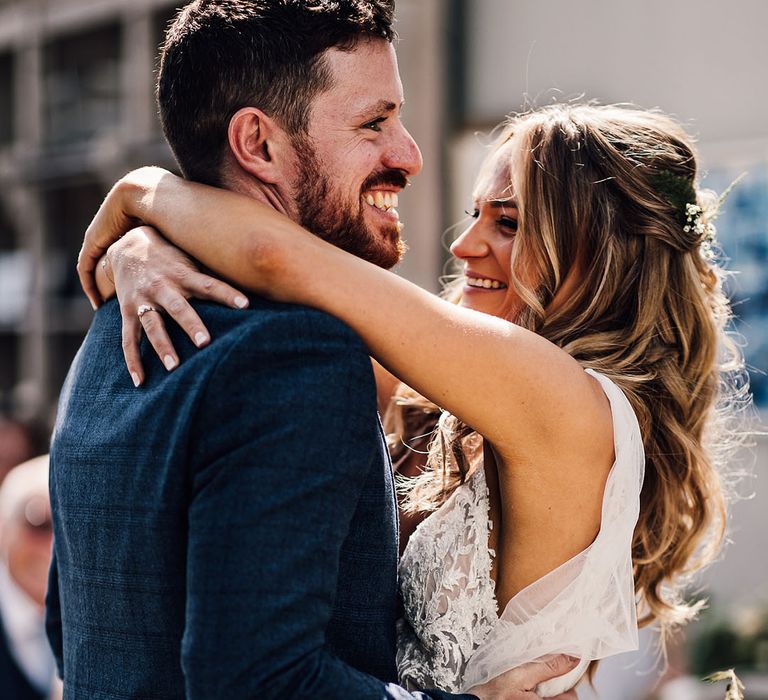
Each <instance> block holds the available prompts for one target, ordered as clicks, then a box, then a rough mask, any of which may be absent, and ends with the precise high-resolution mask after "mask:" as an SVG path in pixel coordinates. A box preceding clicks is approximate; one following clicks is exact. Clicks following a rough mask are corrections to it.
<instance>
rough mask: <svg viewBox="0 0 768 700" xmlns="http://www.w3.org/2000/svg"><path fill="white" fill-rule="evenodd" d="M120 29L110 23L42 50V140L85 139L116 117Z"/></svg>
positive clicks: (114, 122)
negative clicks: (44, 134)
mask: <svg viewBox="0 0 768 700" xmlns="http://www.w3.org/2000/svg"><path fill="white" fill-rule="evenodd" d="M121 37H122V31H121V28H120V26H119V25H110V26H106V27H102V28H99V29H96V30H90V31H88V32H86V33H82V34H76V35H73V36H67V37H62V38H59V39H54V40H53V41H51V42H50V43H49V44H48V45H47V46H46V47H45V52H44V64H43V65H44V68H43V70H44V75H45V117H46V141H47V142H48V143H49V144H53V145H61V144H67V143H75V142H79V141H84V140H87V139H89V138H92V137H93V136H96V135H98V134H100V133H103V132H105V131H110V130H112V129H114V128H115V126H117V124H118V122H119V119H120V95H121V87H122V85H121V74H120V55H121V49H120V46H121Z"/></svg>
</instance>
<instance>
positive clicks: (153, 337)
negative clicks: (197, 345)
mask: <svg viewBox="0 0 768 700" xmlns="http://www.w3.org/2000/svg"><path fill="white" fill-rule="evenodd" d="M137 313H138V316H139V320H140V321H141V326H142V328H143V329H144V332H145V333H146V334H147V340H149V343H150V345H151V346H152V347H153V348H154V349H155V352H156V353H157V355H158V357H159V358H160V359H161V360H162V362H163V366H164V367H165V368H166V369H167V370H168V371H169V372H170V371H171V370H174V369H176V367H178V365H179V357H178V355H177V354H176V349H175V348H174V347H173V343H171V339H170V338H169V337H168V332H167V331H166V330H165V323H164V322H163V316H162V314H161V313H160V310H159V309H158V308H156V307H154V306H151V305H149V304H141V305H140V306H139V308H138V312H137Z"/></svg>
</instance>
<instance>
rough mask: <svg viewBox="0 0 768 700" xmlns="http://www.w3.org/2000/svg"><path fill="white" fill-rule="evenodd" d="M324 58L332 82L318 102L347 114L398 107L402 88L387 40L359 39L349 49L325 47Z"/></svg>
mask: <svg viewBox="0 0 768 700" xmlns="http://www.w3.org/2000/svg"><path fill="white" fill-rule="evenodd" d="M326 60H327V64H328V67H329V69H330V71H331V80H332V83H331V87H330V88H329V89H328V90H327V91H326V92H324V93H321V94H320V95H319V96H318V98H317V101H318V102H319V103H323V102H332V103H334V108H335V109H336V110H337V111H343V112H344V114H345V116H347V117H356V116H365V115H366V114H368V113H370V112H376V111H378V112H383V111H385V112H386V111H394V110H398V109H400V107H401V105H402V103H403V88H402V83H401V81H400V74H399V73H398V70H397V61H396V58H395V54H394V49H393V48H392V45H391V44H390V43H389V42H386V41H383V40H376V41H361V42H359V43H358V45H357V46H356V47H355V48H354V49H352V50H351V51H340V50H339V49H329V50H328V51H327V52H326Z"/></svg>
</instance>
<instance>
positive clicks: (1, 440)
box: [0, 415, 46, 483]
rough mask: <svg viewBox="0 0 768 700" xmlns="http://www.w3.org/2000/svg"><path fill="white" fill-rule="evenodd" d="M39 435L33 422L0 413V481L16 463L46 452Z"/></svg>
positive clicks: (40, 433)
mask: <svg viewBox="0 0 768 700" xmlns="http://www.w3.org/2000/svg"><path fill="white" fill-rule="evenodd" d="M41 435H42V431H41V430H40V429H38V427H37V426H36V425H34V424H31V423H25V422H22V421H20V420H16V419H15V418H11V417H3V416H1V415H0V483H2V481H3V479H4V478H5V475H6V474H7V473H8V472H9V471H10V470H11V469H13V467H15V466H16V465H17V464H21V463H22V462H25V461H27V460H29V459H32V457H36V456H38V455H40V454H43V453H44V452H46V447H45V440H43V439H42V438H41Z"/></svg>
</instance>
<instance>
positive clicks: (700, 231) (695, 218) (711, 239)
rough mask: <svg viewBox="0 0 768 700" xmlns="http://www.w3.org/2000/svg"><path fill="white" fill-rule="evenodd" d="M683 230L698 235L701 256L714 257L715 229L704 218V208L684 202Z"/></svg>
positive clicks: (709, 220) (710, 221)
mask: <svg viewBox="0 0 768 700" xmlns="http://www.w3.org/2000/svg"><path fill="white" fill-rule="evenodd" d="M734 184H735V183H734ZM721 201H722V198H721V200H719V201H718V203H717V207H718V208H719V207H720V203H721ZM683 231H685V232H686V233H690V232H691V231H693V232H694V233H695V234H696V235H697V236H699V240H700V243H699V251H700V252H701V255H702V257H704V258H706V259H707V260H712V259H713V258H714V257H715V251H714V248H715V246H716V245H717V229H716V228H715V225H714V224H713V223H712V220H711V218H709V219H705V217H704V210H703V209H702V208H701V207H700V206H699V205H698V204H692V203H691V202H686V205H685V226H683Z"/></svg>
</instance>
